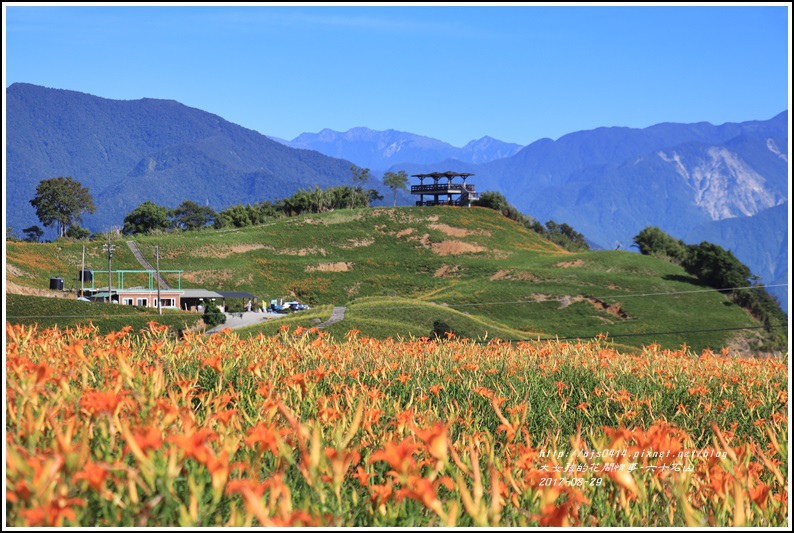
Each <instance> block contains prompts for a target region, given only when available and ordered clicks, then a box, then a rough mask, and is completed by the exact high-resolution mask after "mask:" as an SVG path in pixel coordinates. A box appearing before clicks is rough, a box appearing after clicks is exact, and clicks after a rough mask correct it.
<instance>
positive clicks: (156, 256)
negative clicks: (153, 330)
mask: <svg viewBox="0 0 794 533" xmlns="http://www.w3.org/2000/svg"><path fill="white" fill-rule="evenodd" d="M154 259H155V264H156V266H155V268H157V309H158V310H159V312H160V314H161V315H162V314H163V301H162V300H161V299H160V247H159V246H157V245H155V246H154Z"/></svg>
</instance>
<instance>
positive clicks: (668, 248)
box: [632, 226, 687, 264]
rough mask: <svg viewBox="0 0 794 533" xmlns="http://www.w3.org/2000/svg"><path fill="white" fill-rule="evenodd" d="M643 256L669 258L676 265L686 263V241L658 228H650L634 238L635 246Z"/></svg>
mask: <svg viewBox="0 0 794 533" xmlns="http://www.w3.org/2000/svg"><path fill="white" fill-rule="evenodd" d="M632 246H636V247H637V248H639V249H640V253H641V254H642V255H652V256H655V257H661V258H668V259H671V260H673V261H674V262H676V263H679V264H680V263H681V262H683V261H684V259H685V258H686V255H687V247H686V244H684V241H681V240H679V239H676V238H674V237H671V236H670V235H668V234H667V233H665V232H664V231H662V230H661V229H659V228H658V227H656V226H648V227H647V228H645V229H643V230H642V231H640V232H639V233H638V234H637V235H636V236H635V237H634V244H633V245H632Z"/></svg>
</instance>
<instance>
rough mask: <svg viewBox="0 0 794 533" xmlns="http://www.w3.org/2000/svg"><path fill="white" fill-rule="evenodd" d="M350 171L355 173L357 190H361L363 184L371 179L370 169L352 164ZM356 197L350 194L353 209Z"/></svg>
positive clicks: (354, 184)
mask: <svg viewBox="0 0 794 533" xmlns="http://www.w3.org/2000/svg"><path fill="white" fill-rule="evenodd" d="M350 172H352V174H353V186H354V187H355V189H356V190H357V191H361V190H362V189H363V186H364V185H366V184H367V181H369V169H368V168H361V167H357V166H356V165H350ZM354 199H355V197H354V196H353V195H351V196H350V209H353V202H354Z"/></svg>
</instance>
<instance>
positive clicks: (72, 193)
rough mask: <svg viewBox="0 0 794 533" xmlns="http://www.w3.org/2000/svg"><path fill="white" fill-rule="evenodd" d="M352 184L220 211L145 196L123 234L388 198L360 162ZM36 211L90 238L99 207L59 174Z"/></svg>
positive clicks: (393, 182) (38, 232) (31, 231)
mask: <svg viewBox="0 0 794 533" xmlns="http://www.w3.org/2000/svg"><path fill="white" fill-rule="evenodd" d="M350 170H351V176H352V181H353V186H338V187H330V188H328V189H321V188H320V187H319V186H314V187H313V188H310V189H299V190H298V191H297V192H296V193H295V194H293V195H292V196H289V197H287V198H283V199H281V200H276V201H275V202H271V201H269V200H267V201H263V202H256V203H254V204H250V203H249V204H246V205H242V204H239V205H233V206H231V207H228V208H226V209H224V210H222V211H219V212H216V211H215V210H214V209H212V208H211V207H209V206H208V205H204V206H202V205H199V204H197V203H196V202H194V201H192V200H185V201H183V202H182V203H181V204H179V206H177V207H176V208H173V209H169V208H167V207H165V206H161V205H158V204H156V203H154V202H151V201H146V202H143V203H142V204H140V205H139V206H138V207H136V208H135V209H134V210H132V211H131V212H130V213H128V214H127V216H126V217H125V218H124V226H123V227H122V230H121V231H122V233H124V234H125V235H135V234H142V233H152V232H158V231H172V230H184V231H196V230H199V229H203V228H206V227H213V228H215V229H221V228H225V227H238V228H239V227H244V226H251V225H256V224H262V223H264V222H267V221H270V220H274V219H278V218H282V217H291V216H296V215H301V214H304V213H323V212H326V211H332V210H335V209H345V208H347V209H355V208H360V207H369V206H370V205H371V203H372V202H373V201H376V200H383V196H381V195H380V194H379V193H378V191H377V190H376V189H367V188H365V185H366V183H367V182H368V181H369V179H370V170H369V169H368V168H361V167H358V166H356V165H351V166H350ZM383 184H384V185H385V186H386V187H388V188H389V189H391V190H392V192H393V193H394V205H395V206H396V205H397V193H398V192H399V191H400V190H404V191H407V190H408V189H407V185H408V174H407V173H406V172H405V171H404V170H400V171H398V172H386V173H385V174H384V176H383ZM30 204H31V205H32V206H33V207H34V208H35V209H36V215H37V216H38V218H39V220H40V221H41V223H42V224H43V225H44V226H45V227H54V228H55V229H56V231H57V237H58V238H62V237H67V238H73V239H88V238H90V237H91V232H90V231H89V230H87V229H85V228H82V227H81V226H80V223H81V221H82V217H83V215H84V214H86V213H94V212H95V210H96V206H95V205H94V200H93V198H92V196H91V194H90V193H89V191H88V189H87V188H86V187H83V185H82V184H81V183H80V182H78V181H75V180H74V179H72V177H71V176H69V177H56V178H51V179H45V180H42V181H41V182H40V183H39V185H38V186H37V187H36V196H35V197H34V198H33V199H32V200H30ZM22 232H23V233H24V235H25V239H24V240H26V241H31V242H39V241H40V240H41V237H42V236H43V235H44V230H43V229H42V228H41V227H39V226H38V225H34V226H30V227H28V228H24V229H23V230H22ZM6 235H7V236H8V237H9V238H12V239H13V238H15V235H14V231H13V228H6Z"/></svg>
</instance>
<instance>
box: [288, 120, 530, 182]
mask: <svg viewBox="0 0 794 533" xmlns="http://www.w3.org/2000/svg"><path fill="white" fill-rule="evenodd" d="M272 139H274V140H277V141H279V142H281V143H283V144H286V145H287V146H290V147H292V148H303V149H306V150H317V151H318V152H320V153H323V154H325V155H329V156H331V157H337V158H340V159H347V160H350V161H355V162H356V164H357V165H358V166H361V167H364V168H369V169H371V170H373V171H375V172H383V171H384V170H387V169H389V168H391V167H393V166H394V165H401V164H403V163H406V162H409V163H420V164H433V163H438V162H439V161H444V160H446V159H454V160H457V161H462V162H465V163H487V162H489V161H493V160H495V159H502V158H505V157H510V156H512V155H514V154H515V153H516V152H518V151H519V150H521V148H522V146H521V145H520V144H514V143H506V142H503V141H500V140H498V139H494V138H492V137H487V136H486V137H483V138H481V139H477V140H473V141H471V142H469V143H468V144H466V146H464V147H463V148H457V147H455V146H452V145H451V144H448V143H445V142H443V141H439V140H436V139H431V138H430V137H424V136H421V135H414V134H413V133H406V132H401V131H395V130H386V131H375V130H371V129H369V128H352V129H350V130H348V131H346V132H344V133H342V132H337V131H333V130H330V129H324V130H322V131H321V132H319V133H302V134H300V135H298V136H297V137H295V138H294V139H293V140H291V141H286V140H284V139H278V138H276V137H272Z"/></svg>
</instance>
